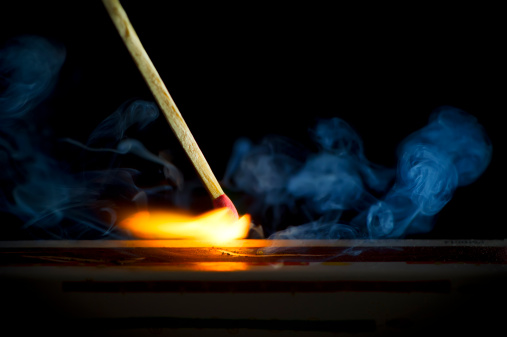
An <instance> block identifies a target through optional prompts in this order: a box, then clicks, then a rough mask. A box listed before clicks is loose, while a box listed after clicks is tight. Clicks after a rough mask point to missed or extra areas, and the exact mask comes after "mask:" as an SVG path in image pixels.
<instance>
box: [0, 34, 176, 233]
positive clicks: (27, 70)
mask: <svg viewBox="0 0 507 337" xmlns="http://www.w3.org/2000/svg"><path fill="white" fill-rule="evenodd" d="M65 54H66V53H65V48H64V47H63V46H62V45H60V44H58V43H55V42H52V41H49V40H48V39H46V38H43V37H39V36H21V37H18V38H15V39H12V40H10V41H8V43H7V44H6V45H5V46H4V47H3V48H2V49H0V81H1V82H0V85H1V86H0V89H1V91H0V165H1V167H2V170H1V171H0V182H1V183H2V185H1V188H0V212H3V213H4V214H10V215H13V216H15V217H16V218H17V219H19V221H20V222H21V226H20V229H21V231H23V237H25V236H26V235H29V236H31V237H34V238H53V239H61V238H70V239H79V238H87V239H92V238H104V237H110V238H111V237H121V236H122V234H121V233H116V232H114V229H115V224H116V221H117V219H118V216H119V213H118V212H119V211H121V209H122V208H125V207H129V208H130V209H132V210H135V209H136V207H140V208H142V207H145V206H146V205H147V199H148V196H150V195H153V194H157V193H165V192H167V191H172V190H173V189H174V188H173V187H176V188H181V185H182V184H183V177H182V175H181V172H179V170H178V169H177V168H176V167H175V166H174V165H173V164H171V163H170V162H169V161H168V160H167V159H166V158H165V156H164V155H162V154H161V155H160V156H157V155H154V154H152V153H151V152H149V151H148V150H147V149H146V148H145V147H144V146H143V144H142V143H141V142H140V141H138V140H136V139H128V138H126V131H127V130H129V132H130V133H135V131H136V130H141V129H143V128H145V127H146V126H147V125H148V124H149V123H151V122H153V121H154V120H155V119H156V118H157V117H158V115H159V112H158V108H157V107H156V105H155V104H154V103H152V102H145V101H140V100H137V101H130V102H127V103H125V104H123V105H122V106H120V108H119V109H118V110H117V111H115V112H114V113H112V114H111V115H110V116H109V117H107V118H106V119H105V120H104V121H103V122H102V123H100V124H99V125H98V126H97V128H96V129H95V130H94V131H92V132H91V135H90V137H89V139H88V141H87V142H86V144H82V143H80V142H78V141H76V140H72V139H63V142H62V141H56V140H55V139H54V138H52V135H50V134H49V135H48V132H47V130H49V129H48V128H47V127H46V126H45V125H43V124H44V123H43V122H41V121H44V119H45V117H46V116H45V115H47V113H46V111H47V109H45V108H44V102H45V100H46V99H47V98H48V96H49V95H50V94H51V93H52V92H53V90H54V87H55V84H56V83H57V81H58V76H59V72H60V69H61V68H62V66H63V64H64V61H65ZM62 146H67V148H66V149H65V154H66V157H65V158H62V159H58V158H57V157H56V155H55V152H57V151H56V150H55V148H57V147H62ZM58 149H59V148H58ZM81 150H83V151H81ZM97 152H101V154H103V155H106V156H110V157H109V158H108V159H107V160H106V164H105V165H103V166H105V167H100V166H99V165H96V166H97V167H98V168H95V169H93V170H84V169H83V168H82V166H83V165H86V163H78V164H77V165H75V163H73V162H72V158H73V155H76V154H78V155H79V154H80V153H85V154H86V156H88V157H87V158H90V157H92V156H93V155H95V154H97ZM125 154H134V155H136V156H138V157H141V158H143V159H145V160H148V161H151V162H154V163H156V164H157V165H161V170H162V171H163V175H164V177H165V181H166V184H162V185H156V186H152V187H144V188H140V187H138V186H137V185H136V178H137V177H139V176H140V175H141V172H140V171H139V170H137V169H134V168H123V167H119V166H118V164H117V161H116V160H115V158H116V157H117V156H118V155H125ZM79 159H83V155H81V158H79ZM73 166H78V169H77V170H75V169H72V167H73ZM162 179H163V178H162ZM167 182H169V183H167Z"/></svg>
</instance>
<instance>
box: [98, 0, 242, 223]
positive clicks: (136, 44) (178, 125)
mask: <svg viewBox="0 0 507 337" xmlns="http://www.w3.org/2000/svg"><path fill="white" fill-rule="evenodd" d="M102 2H103V3H104V6H105V7H106V10H107V12H108V13H109V16H110V17H111V19H112V20H113V23H114V25H115V26H116V29H117V30H118V33H119V34H120V36H121V38H122V40H123V42H124V43H125V45H126V46H127V49H128V50H129V52H130V54H131V55H132V57H133V59H134V62H135V63H136V65H137V68H138V69H139V71H140V72H141V74H142V76H143V77H144V79H145V81H146V83H147V84H148V86H149V88H150V90H151V92H152V93H153V95H154V96H155V100H156V101H157V103H158V105H159V107H160V109H161V110H162V112H163V113H164V116H165V117H166V119H167V121H168V122H169V124H170V126H171V129H172V130H173V132H174V133H175V134H176V137H177V138H178V140H179V141H180V143H181V145H182V146H183V149H184V150H185V152H186V154H187V155H188V157H189V158H190V161H191V162H192V164H193V166H194V167H195V169H196V171H197V173H198V175H199V178H200V179H201V181H202V182H203V184H204V187H205V188H206V190H207V191H208V193H209V194H210V197H211V199H212V201H213V206H214V207H215V208H222V207H226V208H228V209H229V210H230V211H231V212H232V215H233V216H234V217H235V218H236V219H238V211H237V210H236V207H235V206H234V204H233V203H232V201H231V200H230V199H229V197H228V196H227V195H226V194H225V193H224V191H223V190H222V187H221V186H220V184H219V182H218V180H217V179H216V177H215V175H214V174H213V171H212V170H211V167H210V166H209V164H208V162H207V161H206V158H205V157H204V155H203V153H202V151H201V149H200V148H199V146H198V145H197V142H196V141H195V139H194V137H193V136H192V133H191V132H190V129H189V128H188V126H187V124H186V123H185V121H184V119H183V117H182V115H181V113H180V111H179V109H178V107H177V106H176V104H175V103H174V100H173V99H172V97H171V95H170V94H169V91H168V90H167V88H166V86H165V84H164V82H163V81H162V78H161V77H160V75H159V73H158V71H157V69H156V68H155V66H154V65H153V62H152V61H151V59H150V57H149V56H148V53H147V52H146V50H145V49H144V47H143V45H142V44H141V40H140V39H139V37H138V36H137V34H136V32H135V30H134V27H133V26H132V24H131V23H130V20H129V18H128V16H127V13H126V12H125V10H124V9H123V7H122V5H121V4H120V1H119V0H102Z"/></svg>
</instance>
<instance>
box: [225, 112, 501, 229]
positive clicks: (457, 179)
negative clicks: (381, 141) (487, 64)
mask: <svg viewBox="0 0 507 337" xmlns="http://www.w3.org/2000/svg"><path fill="white" fill-rule="evenodd" d="M311 131H312V132H311V135H312V136H313V139H314V141H315V142H316V144H317V145H319V148H320V150H319V151H318V152H317V153H307V154H306V155H305V156H304V158H301V157H299V158H298V157H295V156H294V155H293V154H294V151H293V148H294V145H292V148H291V149H288V148H287V147H285V148H280V147H279V146H277V145H276V144H277V142H279V139H273V138H268V139H265V140H264V141H263V142H262V143H261V144H260V145H253V144H252V143H251V142H248V141H247V140H244V139H243V140H240V141H238V143H237V144H236V146H235V148H234V151H233V157H232V158H231V161H230V166H229V169H228V170H227V175H226V178H227V179H226V180H225V181H226V183H227V184H228V186H229V187H230V188H231V189H236V190H238V191H244V192H246V193H247V194H253V195H255V202H254V203H253V205H252V206H251V207H250V209H249V212H251V213H252V215H253V217H254V219H255V218H257V219H261V220H260V221H266V220H267V221H268V222H271V223H272V224H274V225H275V226H274V227H271V228H268V231H267V232H268V233H269V234H271V236H270V238H272V239H341V238H372V239H374V238H400V237H404V236H406V235H408V234H413V233H424V232H428V231H429V230H431V229H432V226H433V223H432V216H434V215H435V214H437V213H438V212H439V211H440V210H441V209H442V208H443V207H444V206H445V204H446V203H447V202H449V200H450V199H451V197H452V195H453V193H454V191H455V189H456V188H457V187H458V186H464V185H467V184H470V183H472V182H473V181H475V180H476V179H477V178H478V177H479V176H480V175H481V174H482V173H483V172H484V170H485V169H486V167H487V166H488V164H489V162H490V160H491V154H492V146H491V143H490V141H489V138H488V136H487V135H486V133H485V130H484V129H483V127H482V126H481V125H480V124H479V123H478V122H477V120H476V118H475V117H473V116H471V115H469V114H467V113H466V112H464V111H461V110H459V109H457V108H454V107H442V108H440V109H438V110H437V111H435V112H434V113H433V115H432V116H431V118H430V121H429V123H428V125H427V126H426V127H424V128H422V129H421V130H419V131H417V132H415V133H413V134H412V135H410V136H409V137H407V139H405V140H404V141H403V142H402V143H401V145H400V147H399V150H398V165H397V168H396V170H395V169H389V168H385V167H381V166H379V165H375V164H373V163H371V162H369V161H368V160H367V159H366V158H365V156H364V153H363V144H362V141H361V139H360V138H359V136H358V134H357V133H356V132H355V131H354V130H353V129H352V128H351V127H350V126H349V125H348V124H347V123H346V122H345V121H343V120H341V119H339V118H333V119H329V120H321V121H319V122H318V123H317V125H316V126H315V128H314V129H313V130H311ZM299 153H301V152H299ZM284 212H285V214H288V213H290V212H292V213H299V215H301V214H303V215H304V216H306V219H307V221H306V222H304V223H301V224H297V225H296V226H294V225H292V226H289V227H287V228H280V227H283V221H282V219H281V218H282V216H281V214H283V213H284ZM268 213H269V214H276V216H275V217H272V218H269V219H267V218H266V217H265V215H266V214H268ZM301 218H304V217H301V216H299V219H301ZM288 219H289V221H294V220H295V218H294V217H293V218H290V217H289V218H288ZM296 221H297V220H296ZM277 226H279V227H277Z"/></svg>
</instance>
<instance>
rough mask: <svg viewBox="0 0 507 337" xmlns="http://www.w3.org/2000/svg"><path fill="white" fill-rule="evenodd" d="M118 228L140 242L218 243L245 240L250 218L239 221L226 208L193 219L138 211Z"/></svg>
mask: <svg viewBox="0 0 507 337" xmlns="http://www.w3.org/2000/svg"><path fill="white" fill-rule="evenodd" d="M120 227H122V228H123V229H126V230H128V231H130V232H131V233H132V234H133V235H134V236H136V237H138V238H142V239H187V240H202V241H207V242H211V243H221V242H227V241H230V240H237V239H244V238H246V236H247V235H248V230H249V227H250V215H249V214H245V215H243V216H242V217H241V218H240V219H239V220H235V219H234V217H232V216H231V213H230V211H229V210H228V209H227V208H219V209H214V210H212V211H209V212H206V213H204V214H201V215H198V216H194V215H190V214H186V213H182V212H170V211H157V212H147V211H145V212H138V213H136V214H134V215H133V216H132V217H130V218H128V219H126V220H124V221H122V223H121V224H120Z"/></svg>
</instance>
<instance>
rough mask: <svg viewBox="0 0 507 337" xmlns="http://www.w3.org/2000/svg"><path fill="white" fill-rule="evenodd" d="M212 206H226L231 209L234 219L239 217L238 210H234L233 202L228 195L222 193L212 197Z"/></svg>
mask: <svg viewBox="0 0 507 337" xmlns="http://www.w3.org/2000/svg"><path fill="white" fill-rule="evenodd" d="M213 206H214V207H215V208H222V207H227V208H228V209H229V210H230V211H231V213H232V215H233V216H234V218H235V219H236V220H238V219H239V215H238V211H237V210H236V207H234V204H233V203H232V201H231V199H229V197H228V196H227V195H225V194H222V195H221V196H219V197H217V198H216V199H214V200H213Z"/></svg>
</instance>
